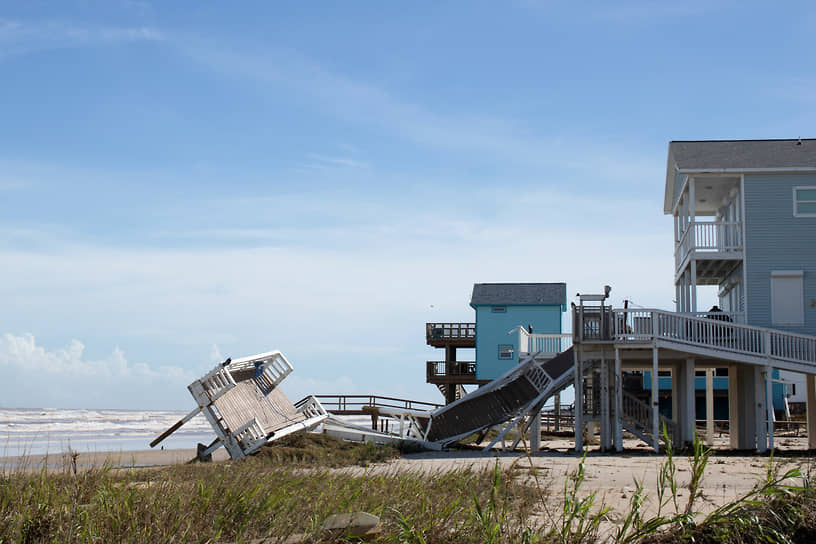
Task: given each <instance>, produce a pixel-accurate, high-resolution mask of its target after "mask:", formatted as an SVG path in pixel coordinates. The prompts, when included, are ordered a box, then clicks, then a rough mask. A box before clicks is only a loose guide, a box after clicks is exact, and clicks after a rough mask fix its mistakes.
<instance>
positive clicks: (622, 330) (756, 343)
mask: <svg viewBox="0 0 816 544" xmlns="http://www.w3.org/2000/svg"><path fill="white" fill-rule="evenodd" d="M613 311H614V313H615V319H614V321H615V341H617V342H644V341H651V340H652V339H658V340H659V339H665V340H671V341H673V342H680V343H684V344H691V345H697V346H702V347H706V348H712V349H717V350H723V351H730V352H735V353H742V354H746V355H753V356H758V357H765V358H767V359H769V360H770V359H775V360H779V361H790V362H795V363H804V364H809V365H816V336H807V335H804V334H794V333H788V332H783V331H779V330H776V329H766V328H762V327H753V326H750V325H742V324H737V323H733V322H732V320H731V319H730V318H729V317H728V316H727V314H723V313H714V312H712V313H709V314H708V315H707V316H706V317H699V316H698V315H696V314H682V313H675V312H667V311H664V310H652V309H616V310H613Z"/></svg>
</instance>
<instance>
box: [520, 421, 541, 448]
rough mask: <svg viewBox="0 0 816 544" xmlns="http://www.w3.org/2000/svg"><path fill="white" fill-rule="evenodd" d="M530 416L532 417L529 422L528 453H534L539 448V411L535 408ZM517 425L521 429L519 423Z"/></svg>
mask: <svg viewBox="0 0 816 544" xmlns="http://www.w3.org/2000/svg"><path fill="white" fill-rule="evenodd" d="M530 417H532V418H533V421H532V423H531V424H530V453H535V452H537V451H538V450H540V449H541V411H540V410H536V411H535V412H533V413H532V414H531V415H530ZM519 427H520V430H521V429H522V427H521V425H520V426H519Z"/></svg>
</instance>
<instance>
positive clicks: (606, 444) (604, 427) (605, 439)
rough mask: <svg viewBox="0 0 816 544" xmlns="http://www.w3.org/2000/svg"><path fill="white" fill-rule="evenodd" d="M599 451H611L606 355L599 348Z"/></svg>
mask: <svg viewBox="0 0 816 544" xmlns="http://www.w3.org/2000/svg"><path fill="white" fill-rule="evenodd" d="M600 377H601V451H609V450H610V449H611V446H612V444H611V440H610V438H611V436H610V432H609V431H610V428H609V427H610V425H609V365H607V363H606V354H605V353H604V349H603V348H601V376H600Z"/></svg>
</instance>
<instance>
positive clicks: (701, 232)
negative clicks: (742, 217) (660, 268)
mask: <svg viewBox="0 0 816 544" xmlns="http://www.w3.org/2000/svg"><path fill="white" fill-rule="evenodd" d="M742 256H743V236H742V223H741V222H727V221H692V222H690V223H689V224H688V227H687V228H686V229H685V230H684V231H683V233H682V234H681V236H680V240H679V241H677V242H676V244H675V250H674V263H675V271H676V272H677V274H678V275H679V274H680V273H681V272H682V271H683V270H684V269H685V268H686V266H687V265H688V263H689V261H690V260H691V258H694V259H695V260H696V261H697V280H698V281H697V283H698V284H699V285H717V284H718V283H719V282H720V281H722V279H724V278H725V277H726V276H727V275H728V274H729V273H730V272H731V271H732V270H733V269H734V268H735V267H736V266H737V265H738V263H739V261H740V260H741V259H742Z"/></svg>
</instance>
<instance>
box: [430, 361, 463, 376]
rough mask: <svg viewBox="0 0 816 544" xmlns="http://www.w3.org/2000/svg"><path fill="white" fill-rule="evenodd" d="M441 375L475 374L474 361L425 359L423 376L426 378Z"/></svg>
mask: <svg viewBox="0 0 816 544" xmlns="http://www.w3.org/2000/svg"><path fill="white" fill-rule="evenodd" d="M442 376H467V377H471V378H472V377H475V376H476V363H475V362H474V361H427V362H426V367H425V377H426V378H427V379H431V378H439V377H442Z"/></svg>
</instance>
